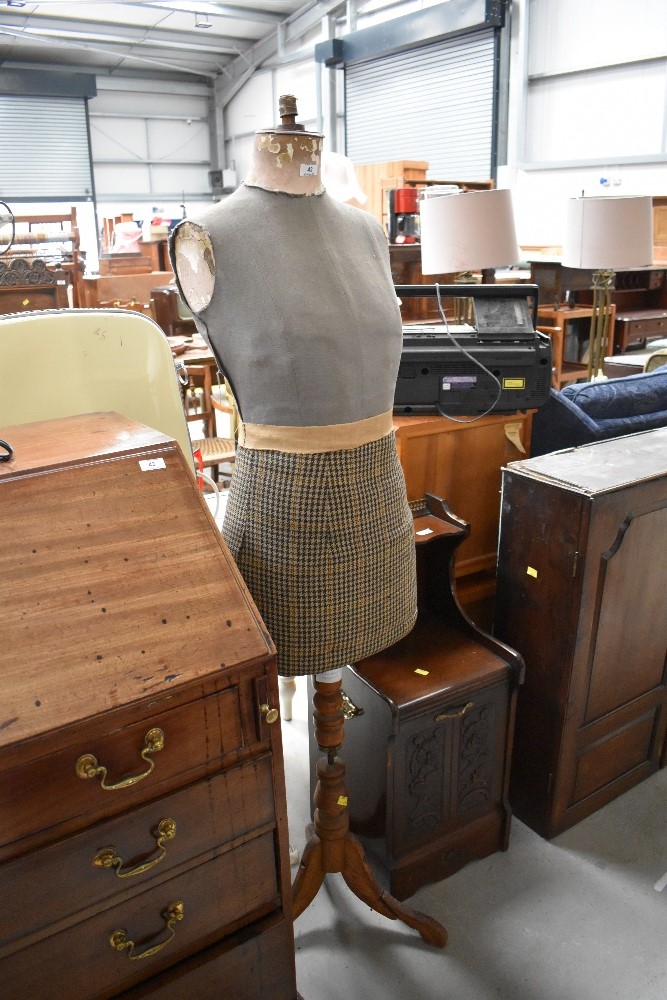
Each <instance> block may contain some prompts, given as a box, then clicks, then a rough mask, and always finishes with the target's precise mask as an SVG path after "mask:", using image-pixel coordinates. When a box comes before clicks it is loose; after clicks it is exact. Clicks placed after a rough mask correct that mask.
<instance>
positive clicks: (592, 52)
mask: <svg viewBox="0 0 667 1000" xmlns="http://www.w3.org/2000/svg"><path fill="white" fill-rule="evenodd" d="M529 9H530V43H529V48H528V54H529V58H528V73H529V75H530V76H532V75H534V74H544V73H563V72H571V71H573V70H579V69H585V68H592V67H595V66H604V65H612V64H614V63H622V62H631V61H633V60H638V59H639V60H643V59H651V58H653V57H655V56H664V55H666V54H667V53H666V51H665V46H666V45H667V3H666V2H665V0H631V2H630V3H629V2H628V0H530V7H529Z"/></svg>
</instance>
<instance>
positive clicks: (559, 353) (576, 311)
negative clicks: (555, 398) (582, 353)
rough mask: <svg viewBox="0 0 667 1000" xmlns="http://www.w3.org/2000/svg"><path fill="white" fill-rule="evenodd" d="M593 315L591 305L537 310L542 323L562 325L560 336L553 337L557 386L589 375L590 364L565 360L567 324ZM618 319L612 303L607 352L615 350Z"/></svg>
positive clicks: (540, 308) (544, 307) (551, 307)
mask: <svg viewBox="0 0 667 1000" xmlns="http://www.w3.org/2000/svg"><path fill="white" fill-rule="evenodd" d="M592 315H593V309H592V307H591V306H574V307H573V308H571V307H569V306H558V307H555V306H540V307H539V309H538V310H537V318H538V321H539V322H540V323H545V324H547V325H549V326H554V327H560V330H561V334H560V337H559V338H553V337H552V345H553V367H554V383H555V388H557V389H562V388H563V386H564V385H567V383H568V382H576V381H577V380H578V379H581V378H586V377H587V376H588V365H586V364H583V363H574V362H572V361H565V359H564V353H565V344H566V343H567V325H568V323H570V322H571V321H572V320H575V319H587V320H589V321H590V319H591V317H592ZM615 321H616V306H615V305H613V304H612V306H611V311H610V315H609V329H608V334H607V346H606V351H605V353H606V354H611V353H612V352H613V349H614V347H613V345H614V323H615Z"/></svg>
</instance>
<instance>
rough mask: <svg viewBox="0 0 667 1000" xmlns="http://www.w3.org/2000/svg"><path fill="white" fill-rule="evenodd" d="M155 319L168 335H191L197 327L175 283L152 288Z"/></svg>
mask: <svg viewBox="0 0 667 1000" xmlns="http://www.w3.org/2000/svg"><path fill="white" fill-rule="evenodd" d="M151 298H152V300H153V306H154V309H155V319H156V322H157V323H158V324H159V326H161V327H162V329H163V330H164V332H165V333H166V334H167V336H168V337H189V336H190V335H191V334H193V333H195V331H196V329H197V327H196V326H195V321H194V319H193V318H192V314H191V313H190V311H189V310H188V308H187V307H186V305H185V303H184V302H183V300H182V299H181V296H180V295H179V293H178V289H177V288H176V286H175V285H165V286H164V287H161V288H153V289H151Z"/></svg>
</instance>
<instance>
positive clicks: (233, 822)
mask: <svg viewBox="0 0 667 1000" xmlns="http://www.w3.org/2000/svg"><path fill="white" fill-rule="evenodd" d="M272 782H273V775H272V766H271V758H270V757H269V756H268V755H264V756H262V757H260V758H258V759H257V760H254V761H252V762H248V763H246V764H242V765H239V766H237V767H234V768H230V770H228V771H225V772H222V773H221V774H218V775H216V776H215V777H214V778H211V779H210V780H204V781H199V782H196V783H195V784H193V785H190V786H188V787H187V788H184V789H182V790H180V791H178V792H175V793H172V794H171V795H168V796H165V797H164V798H161V799H156V800H154V801H153V802H151V803H150V804H148V805H146V806H142V807H140V808H138V809H135V810H134V811H133V812H132V813H129V814H127V815H124V816H121V817H118V818H116V819H113V820H110V821H107V822H105V823H100V824H99V825H98V826H96V827H94V828H93V829H90V830H86V831H85V832H84V833H81V834H78V835H77V836H74V837H70V838H68V839H67V840H65V841H62V842H59V843H57V844H52V845H50V846H49V847H45V848H42V849H41V850H38V851H33V852H32V853H30V854H27V855H24V856H23V857H21V858H19V859H17V860H15V861H9V862H7V863H6V864H4V865H1V866H0V898H2V899H3V900H4V903H3V919H2V928H3V933H2V936H1V937H0V954H2V953H3V952H4V953H7V952H8V951H11V950H13V949H15V948H18V947H20V946H22V945H21V943H20V939H21V938H23V937H24V936H26V935H29V934H37V933H38V932H39V931H41V930H44V929H47V928H49V927H51V926H52V925H53V924H56V923H58V922H60V921H63V920H65V919H67V918H68V917H72V916H73V915H75V914H77V913H79V912H81V911H84V910H87V911H90V910H91V908H93V907H94V908H99V906H100V905H103V904H105V903H106V904H107V905H110V901H111V900H112V898H113V897H114V896H116V895H117V894H123V895H124V896H128V895H132V894H136V893H138V892H143V891H144V890H145V888H146V883H147V882H149V881H151V880H153V879H157V880H158V881H164V879H166V878H169V877H170V875H171V874H172V873H173V872H174V871H175V870H176V869H177V868H178V867H179V866H182V865H183V864H185V863H189V864H193V863H194V862H195V859H197V858H198V857H200V856H202V855H203V854H205V853H206V852H210V851H212V850H216V851H219V849H220V847H221V846H223V845H225V844H228V843H230V842H232V841H234V840H235V839H238V840H240V839H247V838H248V837H249V836H251V835H253V831H254V833H255V835H256V834H257V832H259V831H261V830H262V828H267V827H270V828H273V827H274V826H275V808H274V800H273V785H272ZM160 824H163V826H162V828H161V829H159V827H160ZM160 832H163V836H162V838H161V840H160V841H158V836H159V833H160ZM111 848H113V854H114V855H115V856H116V857H117V858H118V859H122V861H121V862H119V861H116V863H115V865H114V866H108V867H101V866H100V862H99V861H98V863H97V864H96V863H95V859H96V857H97V855H98V854H99V853H100V852H106V856H107V857H108V854H109V849H111ZM141 868H145V869H146V870H144V871H136V870H137V869H141ZM135 871H136V874H134V872H135ZM79 919H80V918H79ZM12 942H14V945H13V946H12Z"/></svg>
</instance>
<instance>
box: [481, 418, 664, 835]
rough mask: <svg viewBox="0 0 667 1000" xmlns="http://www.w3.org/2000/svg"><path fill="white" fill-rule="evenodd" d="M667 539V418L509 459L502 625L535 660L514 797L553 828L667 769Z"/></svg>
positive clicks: (524, 700) (520, 714) (530, 661)
mask: <svg viewBox="0 0 667 1000" xmlns="http://www.w3.org/2000/svg"><path fill="white" fill-rule="evenodd" d="M666 550H667V428H661V429H658V430H653V431H647V432H645V433H641V434H634V435H629V436H627V437H623V438H616V439H612V440H609V441H602V442H598V443H596V444H592V445H587V446H584V447H581V448H577V449H572V450H569V451H564V452H557V453H554V454H550V455H545V456H542V457H540V458H533V459H529V460H527V461H523V462H521V461H520V462H514V463H512V464H511V465H510V466H508V467H507V468H506V469H505V470H503V490H502V514H501V523H500V541H499V553H498V574H497V589H496V612H495V627H494V631H495V634H496V635H497V636H498V637H499V638H500V639H502V640H503V641H505V642H507V643H510V644H511V645H512V646H513V647H514V648H515V649H517V650H518V651H519V652H520V653H521V654H522V655H523V657H524V659H525V662H526V680H525V683H524V685H523V687H522V688H521V691H520V692H519V697H518V704H517V726H516V737H515V747H514V757H513V765H512V777H511V784H510V802H511V804H512V807H513V809H514V811H515V812H516V814H517V816H519V818H520V819H522V820H523V821H524V822H526V823H527V824H528V825H529V826H531V827H532V828H533V829H534V830H536V831H537V832H538V833H540V834H542V835H543V836H545V837H553V836H555V835H556V834H558V833H560V832H562V831H563V830H565V829H567V828H568V827H571V826H572V825H574V824H575V823H577V822H579V820H581V819H583V818H584V817H586V816H589V815H590V814H591V813H593V812H594V811H595V810H596V809H598V808H599V807H600V806H602V805H604V804H605V803H607V802H609V801H610V800H612V799H613V798H615V797H616V796H618V795H620V794H621V793H622V792H624V791H626V790H627V789H629V788H630V787H632V786H633V785H635V784H637V783H638V782H639V781H641V780H642V779H644V778H646V777H647V776H648V775H649V774H651V773H653V772H654V771H655V770H657V768H658V767H659V766H660V760H661V755H663V754H664V749H663V748H664V744H665V728H666V725H667V695H666V686H665V685H666V681H667V677H666V667H667V619H666V617H665V593H667V561H666V560H665V558H664V553H665V551H666ZM663 762H664V760H663Z"/></svg>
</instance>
